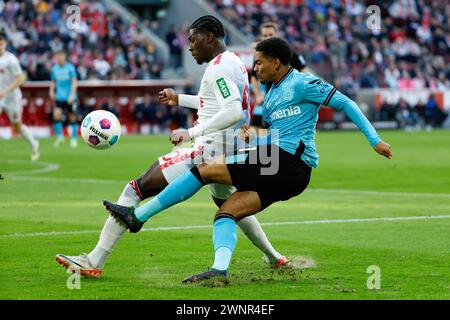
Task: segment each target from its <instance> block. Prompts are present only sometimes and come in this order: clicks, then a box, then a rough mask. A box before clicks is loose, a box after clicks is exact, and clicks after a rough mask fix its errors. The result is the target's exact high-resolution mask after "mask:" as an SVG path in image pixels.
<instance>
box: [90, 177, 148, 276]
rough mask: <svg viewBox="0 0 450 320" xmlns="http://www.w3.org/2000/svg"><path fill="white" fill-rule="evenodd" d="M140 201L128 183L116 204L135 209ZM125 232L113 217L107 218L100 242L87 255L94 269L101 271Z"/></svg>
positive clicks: (124, 228)
mask: <svg viewBox="0 0 450 320" xmlns="http://www.w3.org/2000/svg"><path fill="white" fill-rule="evenodd" d="M140 202H141V199H140V198H139V196H138V195H137V194H136V191H134V189H133V187H132V186H131V184H130V183H128V184H127V185H126V187H125V188H124V189H123V191H122V194H121V195H120V197H119V200H118V201H117V204H119V205H121V206H127V207H137V206H138V205H139V203H140ZM126 230H127V228H126V227H124V226H123V225H122V224H121V223H119V222H118V221H117V220H116V219H115V218H114V217H112V216H109V217H108V219H107V220H106V222H105V225H104V227H103V230H102V232H101V233H100V240H99V241H98V243H97V246H96V247H95V248H94V250H92V251H91V252H90V253H89V254H88V259H89V261H90V262H91V264H92V265H93V266H94V267H95V268H99V269H102V268H103V266H104V265H105V261H106V258H108V255H109V254H110V253H111V251H112V250H113V248H114V246H115V245H116V243H117V242H118V241H119V239H120V238H121V237H122V235H123V234H124V233H125V231H126Z"/></svg>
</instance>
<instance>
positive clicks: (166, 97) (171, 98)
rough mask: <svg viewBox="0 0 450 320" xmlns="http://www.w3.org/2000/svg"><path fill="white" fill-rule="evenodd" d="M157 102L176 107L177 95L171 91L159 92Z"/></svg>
mask: <svg viewBox="0 0 450 320" xmlns="http://www.w3.org/2000/svg"><path fill="white" fill-rule="evenodd" d="M159 102H161V103H162V104H167V105H169V106H177V105H178V94H176V93H175V91H174V90H173V89H170V88H169V89H164V90H162V91H160V92H159Z"/></svg>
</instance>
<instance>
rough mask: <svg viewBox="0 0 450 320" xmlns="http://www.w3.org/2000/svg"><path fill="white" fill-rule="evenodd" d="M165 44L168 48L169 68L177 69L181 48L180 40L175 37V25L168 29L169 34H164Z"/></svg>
mask: <svg viewBox="0 0 450 320" xmlns="http://www.w3.org/2000/svg"><path fill="white" fill-rule="evenodd" d="M166 42H167V44H168V45H169V48H170V63H169V65H170V67H172V68H174V69H178V68H180V67H181V56H182V53H183V51H182V47H181V43H180V39H179V38H178V35H177V29H176V27H175V25H172V26H171V27H170V30H169V32H167V34H166Z"/></svg>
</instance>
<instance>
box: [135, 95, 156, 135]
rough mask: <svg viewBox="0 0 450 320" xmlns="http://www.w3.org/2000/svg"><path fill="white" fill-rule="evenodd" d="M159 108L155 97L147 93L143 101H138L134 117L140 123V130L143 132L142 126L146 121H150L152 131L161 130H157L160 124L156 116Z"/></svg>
mask: <svg viewBox="0 0 450 320" xmlns="http://www.w3.org/2000/svg"><path fill="white" fill-rule="evenodd" d="M157 109H158V104H157V103H156V102H155V100H154V99H153V97H152V95H151V94H149V93H147V94H145V95H144V99H143V101H142V102H141V103H138V104H137V105H136V107H135V109H134V118H135V120H136V122H137V123H138V130H137V131H138V132H139V133H140V132H141V127H142V125H143V124H144V123H149V125H150V133H155V131H157V132H159V130H155V129H156V127H155V126H158V125H160V124H159V123H158V119H157V118H156V111H157Z"/></svg>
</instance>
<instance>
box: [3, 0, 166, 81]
mask: <svg viewBox="0 0 450 320" xmlns="http://www.w3.org/2000/svg"><path fill="white" fill-rule="evenodd" d="M3 1H4V3H5V5H4V10H0V22H1V21H3V22H4V24H5V25H6V26H7V28H6V32H7V33H8V35H9V36H10V38H11V40H12V41H11V47H10V48H9V50H11V51H12V52H13V53H15V54H16V55H17V56H18V58H19V60H20V61H21V64H22V66H23V67H24V69H25V70H26V71H27V72H28V73H29V75H30V79H32V80H49V73H48V62H49V60H51V59H52V53H53V52H57V51H59V50H61V49H62V48H64V49H66V50H67V51H68V59H69V60H70V61H71V62H72V63H73V64H74V65H75V66H76V67H77V71H78V73H79V75H80V79H81V80H87V79H102V80H110V79H116V80H117V79H123V80H126V79H138V78H144V79H150V78H152V79H154V78H160V71H161V65H162V62H161V61H160V57H158V56H157V55H156V52H155V45H154V44H153V43H152V41H151V39H149V38H148V37H147V36H146V35H144V33H143V32H142V29H141V28H140V27H139V25H138V24H137V23H135V22H131V23H129V24H127V23H125V21H123V20H122V19H121V18H120V17H119V15H118V13H116V12H113V11H108V10H107V9H106V6H105V4H104V0H94V1H85V0H76V1H63V0H46V1H36V0H23V1H16V0H3ZM72 4H76V5H79V7H80V9H81V16H82V19H81V21H80V25H79V26H78V28H77V29H75V30H69V29H68V26H67V24H66V21H67V19H68V17H69V16H68V14H67V8H68V6H70V5H72ZM147 24H148V23H147ZM143 75H145V76H143Z"/></svg>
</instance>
